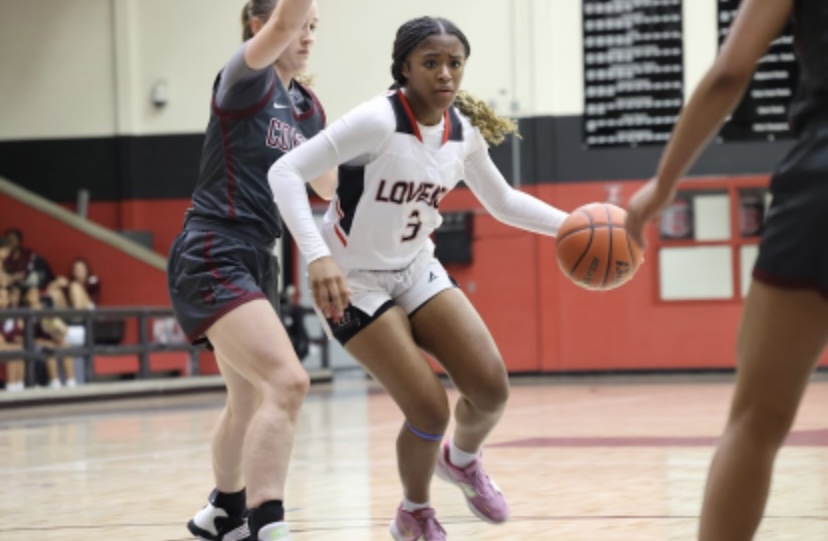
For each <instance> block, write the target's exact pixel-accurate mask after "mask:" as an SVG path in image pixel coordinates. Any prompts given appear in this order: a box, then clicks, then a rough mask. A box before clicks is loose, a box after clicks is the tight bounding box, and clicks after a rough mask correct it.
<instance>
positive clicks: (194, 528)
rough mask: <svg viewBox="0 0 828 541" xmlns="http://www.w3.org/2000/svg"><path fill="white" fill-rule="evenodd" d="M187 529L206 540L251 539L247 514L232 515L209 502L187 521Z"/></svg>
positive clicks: (235, 540)
mask: <svg viewBox="0 0 828 541" xmlns="http://www.w3.org/2000/svg"><path fill="white" fill-rule="evenodd" d="M187 529H188V530H190V533H191V534H193V535H194V536H195V537H197V538H198V539H203V540H204V541H250V528H249V527H248V526H247V515H246V514H245V515H241V516H235V517H231V516H229V515H228V514H227V511H225V510H224V509H222V508H221V507H216V506H214V505H213V504H212V503H208V504H207V505H205V506H204V508H202V509H201V511H199V512H198V513H196V516H194V517H193V518H192V520H190V522H188V523H187Z"/></svg>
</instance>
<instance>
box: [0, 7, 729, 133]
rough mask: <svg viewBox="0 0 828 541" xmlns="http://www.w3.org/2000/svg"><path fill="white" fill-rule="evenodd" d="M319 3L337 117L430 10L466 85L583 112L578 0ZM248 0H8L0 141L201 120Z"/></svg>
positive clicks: (0, 72) (384, 72)
mask: <svg viewBox="0 0 828 541" xmlns="http://www.w3.org/2000/svg"><path fill="white" fill-rule="evenodd" d="M715 1H716V0H685V2H684V13H685V19H684V21H685V35H686V37H687V39H686V43H685V81H686V83H687V84H688V85H690V86H692V85H694V84H695V83H696V82H697V81H698V79H699V78H700V77H701V75H702V73H703V72H704V69H705V68H706V67H707V65H709V63H710V62H711V61H712V59H713V56H714V55H715V50H716V41H715V36H716V14H715V6H716V3H715ZM318 2H319V5H320V16H321V25H320V29H319V39H318V44H317V48H316V51H315V54H314V57H313V58H312V63H311V72H312V73H315V74H316V75H317V91H318V93H319V95H320V98H321V99H322V101H323V103H324V104H325V106H326V109H327V110H328V113H329V117H330V118H336V117H338V116H340V115H341V114H342V113H344V112H345V111H347V110H348V109H350V108H351V107H353V106H354V105H356V104H357V103H359V102H361V101H363V100H365V99H368V98H369V97H371V96H373V95H374V94H376V93H377V92H380V91H382V90H383V89H385V88H386V87H387V86H388V84H389V83H390V82H391V77H390V74H389V66H390V63H391V45H392V42H393V39H394V34H395V32H396V29H397V27H398V26H399V24H401V23H402V22H403V21H405V20H406V19H408V18H410V17H414V16H417V15H422V14H431V15H441V16H445V17H448V18H450V19H452V20H454V21H455V22H456V23H457V24H458V25H459V26H460V27H461V28H462V29H463V31H464V32H465V33H466V34H467V35H468V37H469V40H470V41H471V44H472V58H471V60H470V63H469V65H468V68H467V75H466V81H465V86H466V88H468V89H469V90H471V91H472V92H474V93H475V94H477V95H478V96H480V97H481V98H483V99H485V100H487V101H490V102H491V103H493V104H495V105H496V107H497V108H498V110H499V111H500V112H502V113H507V114H508V113H514V114H516V115H519V116H529V115H577V114H580V113H581V112H582V110H583V84H582V72H583V70H582V53H581V2H580V1H579V0H418V1H417V2H411V1H409V0H318ZM242 4H243V2H242V0H0V13H2V17H0V98H2V99H0V140H9V139H32V138H54V137H89V136H108V135H113V134H135V135H141V134H160V133H195V132H200V131H203V129H204V126H205V124H206V121H207V114H208V105H209V96H210V87H211V83H212V80H213V77H214V76H215V73H216V71H217V70H218V69H219V68H220V67H221V65H222V64H223V63H224V62H225V61H226V59H227V58H228V57H229V55H230V54H231V53H232V51H233V49H234V48H235V47H236V46H237V45H238V43H239V41H240V37H239V13H240V9H241V6H242ZM368 14H370V22H369V18H368ZM158 81H166V84H167V88H168V92H169V100H170V101H169V104H168V105H167V107H165V108H163V109H157V108H155V107H154V106H153V105H152V104H151V101H150V95H151V91H152V88H153V85H154V84H155V83H156V82H158ZM688 88H689V87H688Z"/></svg>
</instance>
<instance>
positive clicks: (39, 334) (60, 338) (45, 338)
mask: <svg viewBox="0 0 828 541" xmlns="http://www.w3.org/2000/svg"><path fill="white" fill-rule="evenodd" d="M23 300H24V302H25V304H26V306H28V307H29V308H31V309H32V310H41V309H42V308H43V301H42V299H41V297H40V291H38V289H37V288H35V287H30V288H28V289H27V290H26V291H25V293H24V294H23ZM67 331H68V327H67V326H66V323H64V322H63V320H62V319H60V318H58V317H43V318H39V319H37V320H36V322H35V328H34V338H35V345H36V346H38V348H39V349H40V350H41V351H42V352H43V353H45V354H51V350H53V349H57V348H64V347H67V342H66V334H67ZM61 360H62V365H63V374H64V376H65V378H66V386H67V387H75V386H76V385H77V380H76V379H75V366H74V362H73V360H72V358H71V357H63V358H62V359H61ZM46 371H47V374H48V379H49V382H48V383H49V387H53V388H59V387H62V386H63V384H62V383H61V380H60V374H59V373H58V362H57V359H56V358H55V357H54V356H49V357H48V358H47V360H46Z"/></svg>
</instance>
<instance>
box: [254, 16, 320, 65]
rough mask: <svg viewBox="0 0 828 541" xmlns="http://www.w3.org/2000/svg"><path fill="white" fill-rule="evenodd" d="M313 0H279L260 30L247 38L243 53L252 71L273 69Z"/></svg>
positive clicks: (292, 38)
mask: <svg viewBox="0 0 828 541" xmlns="http://www.w3.org/2000/svg"><path fill="white" fill-rule="evenodd" d="M312 4H313V0H280V1H279V2H278V3H277V4H276V8H275V9H274V10H273V13H272V14H271V15H270V18H269V19H268V20H267V22H266V23H265V24H264V25H263V26H262V29H261V30H259V32H257V33H256V35H255V36H253V37H252V38H250V41H249V42H248V43H247V48H246V50H245V53H244V60H245V62H246V63H247V66H248V67H249V68H250V69H253V70H259V69H264V68H267V67H270V66H273V64H274V63H276V59H278V58H279V57H280V56H281V55H282V53H283V52H284V51H285V49H287V47H288V45H290V43H291V42H292V41H293V40H294V39H296V37H297V36H298V34H299V31H300V30H302V27H303V26H304V25H305V24H306V23H307V18H308V12H309V11H310V8H311V5H312Z"/></svg>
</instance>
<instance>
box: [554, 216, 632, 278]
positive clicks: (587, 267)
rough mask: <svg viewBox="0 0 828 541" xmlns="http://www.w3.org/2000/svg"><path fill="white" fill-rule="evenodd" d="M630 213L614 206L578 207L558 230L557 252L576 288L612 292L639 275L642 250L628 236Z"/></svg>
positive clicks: (563, 267) (562, 266)
mask: <svg viewBox="0 0 828 541" xmlns="http://www.w3.org/2000/svg"><path fill="white" fill-rule="evenodd" d="M626 219H627V211H625V210H624V209H622V208H621V207H618V206H615V205H613V204H610V203H589V204H587V205H583V206H581V207H578V208H577V209H575V210H574V211H572V213H571V214H570V215H569V216H568V217H567V219H566V220H564V223H563V224H562V225H561V228H560V230H559V231H558V236H557V243H556V252H557V257H558V264H559V265H560V267H561V270H562V271H563V272H564V274H565V275H566V276H567V278H569V279H570V280H572V282H573V283H575V284H576V285H578V286H580V287H582V288H584V289H589V290H593V291H608V290H610V289H615V288H617V287H620V286H621V285H623V284H625V283H627V282H628V281H629V280H630V279H632V277H633V276H635V273H636V271H637V270H638V268H639V266H640V265H641V262H642V260H643V258H642V253H641V248H640V247H639V246H638V245H637V244H636V243H635V242H634V241H633V240H632V239H631V238H630V237H629V235H627V231H626V229H625V228H624V223H625V221H626Z"/></svg>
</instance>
